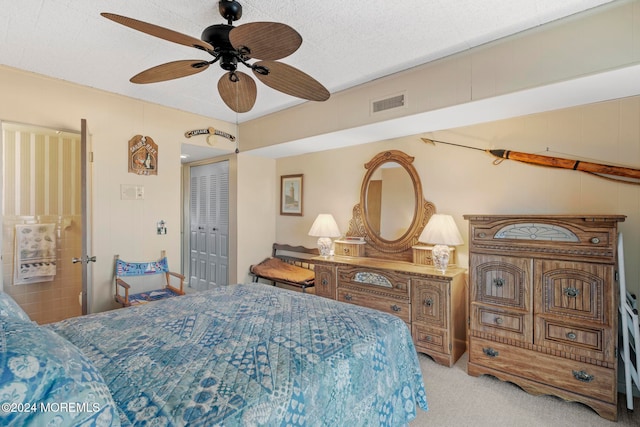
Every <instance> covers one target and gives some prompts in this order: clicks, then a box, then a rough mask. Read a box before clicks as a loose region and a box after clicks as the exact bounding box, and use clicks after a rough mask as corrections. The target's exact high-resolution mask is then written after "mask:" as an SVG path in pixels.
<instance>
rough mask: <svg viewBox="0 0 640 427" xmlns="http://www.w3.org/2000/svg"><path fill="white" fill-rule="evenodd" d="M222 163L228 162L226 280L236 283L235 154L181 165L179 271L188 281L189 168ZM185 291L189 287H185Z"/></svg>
mask: <svg viewBox="0 0 640 427" xmlns="http://www.w3.org/2000/svg"><path fill="white" fill-rule="evenodd" d="M223 161H228V162H229V265H228V272H229V277H228V278H227V280H228V281H229V284H232V283H237V281H238V258H237V247H238V214H237V205H238V177H237V175H238V173H237V171H238V156H237V154H228V155H224V156H218V157H214V158H211V159H205V160H199V161H196V162H188V163H183V164H182V185H181V191H182V197H181V198H182V211H181V214H180V215H181V218H180V223H181V229H180V239H181V242H182V250H181V254H182V255H181V260H180V263H181V271H182V274H183V275H184V276H185V279H186V280H188V278H189V277H190V273H191V271H190V265H189V260H190V240H189V234H190V231H191V230H190V224H189V221H190V217H189V216H190V207H191V191H190V190H191V168H192V167H195V166H202V165H206V164H209V163H219V162H223ZM187 289H189V286H188V285H187Z"/></svg>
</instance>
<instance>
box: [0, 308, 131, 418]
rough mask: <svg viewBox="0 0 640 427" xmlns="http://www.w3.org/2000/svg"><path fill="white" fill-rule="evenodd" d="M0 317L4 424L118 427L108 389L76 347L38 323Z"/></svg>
mask: <svg viewBox="0 0 640 427" xmlns="http://www.w3.org/2000/svg"><path fill="white" fill-rule="evenodd" d="M2 320H3V321H2V322H0V405H1V407H2V410H1V411H0V425H24V426H26V425H33V426H71V425H73V426H120V419H119V416H118V409H117V407H116V404H115V402H114V401H113V397H112V396H111V392H110V391H109V388H108V387H107V385H106V384H105V383H104V380H103V379H102V376H101V375H100V372H99V371H98V369H97V368H96V367H95V366H94V365H93V364H92V363H91V361H90V360H89V359H87V357H86V356H85V355H84V354H83V353H82V352H81V351H80V350H79V349H78V348H77V347H76V346H74V345H73V344H71V343H70V342H69V341H67V340H66V339H64V338H62V337H61V336H60V335H58V334H56V333H55V332H53V331H52V330H50V329H48V328H46V327H40V326H38V325H37V324H35V323H26V322H23V321H20V320H15V319H9V318H5V319H2ZM6 409H9V410H8V411H7V410H6Z"/></svg>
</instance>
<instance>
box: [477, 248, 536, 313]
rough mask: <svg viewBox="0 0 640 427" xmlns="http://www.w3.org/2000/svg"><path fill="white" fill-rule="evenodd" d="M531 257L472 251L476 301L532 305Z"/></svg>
mask: <svg viewBox="0 0 640 427" xmlns="http://www.w3.org/2000/svg"><path fill="white" fill-rule="evenodd" d="M532 268H533V260H532V259H531V258H516V257H501V258H500V259H496V257H495V256H493V255H478V254H472V255H471V284H472V287H471V292H472V295H474V299H475V300H476V301H478V302H484V303H487V304H493V305H499V306H503V307H506V308H517V309H522V310H529V309H530V308H531V274H532V273H531V272H532Z"/></svg>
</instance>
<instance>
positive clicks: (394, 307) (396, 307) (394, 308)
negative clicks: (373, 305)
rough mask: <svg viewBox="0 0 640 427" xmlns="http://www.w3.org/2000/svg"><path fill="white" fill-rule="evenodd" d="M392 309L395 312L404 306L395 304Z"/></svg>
mask: <svg viewBox="0 0 640 427" xmlns="http://www.w3.org/2000/svg"><path fill="white" fill-rule="evenodd" d="M391 310H393V311H395V312H398V311H401V310H402V308H400V307H398V306H397V305H395V304H394V305H392V306H391Z"/></svg>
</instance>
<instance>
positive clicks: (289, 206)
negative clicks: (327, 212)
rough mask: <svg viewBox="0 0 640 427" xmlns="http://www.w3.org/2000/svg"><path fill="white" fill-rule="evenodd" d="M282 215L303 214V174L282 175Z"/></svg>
mask: <svg viewBox="0 0 640 427" xmlns="http://www.w3.org/2000/svg"><path fill="white" fill-rule="evenodd" d="M280 215H298V216H302V174H299V175H282V176H280Z"/></svg>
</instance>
